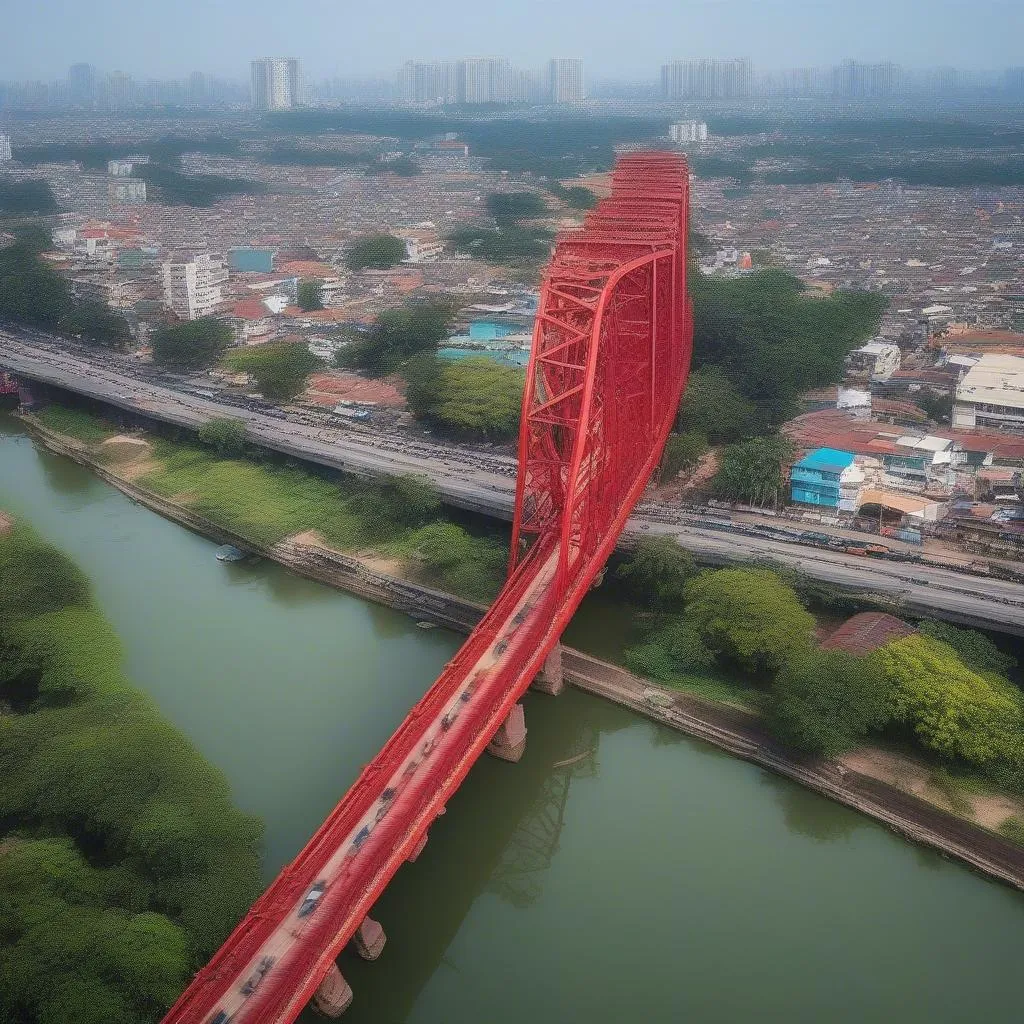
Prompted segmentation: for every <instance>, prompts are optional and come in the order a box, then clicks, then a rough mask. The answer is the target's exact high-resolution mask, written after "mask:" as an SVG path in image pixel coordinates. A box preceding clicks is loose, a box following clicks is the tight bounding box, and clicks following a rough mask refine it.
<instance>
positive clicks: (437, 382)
mask: <svg viewBox="0 0 1024 1024" xmlns="http://www.w3.org/2000/svg"><path fill="white" fill-rule="evenodd" d="M405 378H406V382H407V386H406V391H405V398H406V402H407V403H408V405H409V409H410V411H411V412H412V414H413V415H414V416H415V417H416V418H417V419H418V420H421V421H422V422H423V423H427V424H429V425H430V426H432V427H434V428H436V429H438V430H440V431H442V432H444V433H447V434H450V435H452V436H454V437H458V438H463V439H466V440H489V441H510V440H512V439H513V438H514V437H515V436H516V435H517V434H518V432H519V414H520V411H521V409H522V403H523V382H524V374H523V371H522V370H519V369H516V368H514V367H511V366H504V365H502V364H501V363H499V362H496V361H495V360H493V359H489V358H487V357H486V356H478V357H472V358H469V359H441V358H439V357H438V356H434V355H430V354H423V355H420V356H417V357H416V358H415V359H412V360H410V361H409V364H408V365H407V366H406V369H405Z"/></svg>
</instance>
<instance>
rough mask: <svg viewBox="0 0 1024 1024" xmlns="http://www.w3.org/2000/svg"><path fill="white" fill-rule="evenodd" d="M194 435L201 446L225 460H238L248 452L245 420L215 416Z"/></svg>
mask: <svg viewBox="0 0 1024 1024" xmlns="http://www.w3.org/2000/svg"><path fill="white" fill-rule="evenodd" d="M196 434H197V436H198V438H199V440H200V441H202V442H203V444H206V445H209V446H210V447H211V448H213V449H214V450H215V451H216V452H217V454H218V455H224V456H226V457H227V458H239V457H241V456H242V455H245V453H246V451H247V450H248V444H247V439H248V428H247V427H246V424H245V420H239V419H235V417H234V416H215V417H214V418H213V419H209V420H207V421H206V422H205V423H204V424H203V425H202V426H201V427H200V428H199V430H198V431H196Z"/></svg>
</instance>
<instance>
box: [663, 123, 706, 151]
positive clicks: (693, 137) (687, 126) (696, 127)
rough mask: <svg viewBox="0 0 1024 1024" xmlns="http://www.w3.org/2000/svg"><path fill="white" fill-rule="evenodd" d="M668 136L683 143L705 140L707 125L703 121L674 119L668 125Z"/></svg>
mask: <svg viewBox="0 0 1024 1024" xmlns="http://www.w3.org/2000/svg"><path fill="white" fill-rule="evenodd" d="M668 134H669V138H670V139H671V140H672V141H673V142H675V143H677V144H682V145H685V144H686V143H688V142H707V141H708V126H707V125H706V124H705V123H704V122H703V121H676V122H675V123H674V124H672V125H670V126H669V129H668Z"/></svg>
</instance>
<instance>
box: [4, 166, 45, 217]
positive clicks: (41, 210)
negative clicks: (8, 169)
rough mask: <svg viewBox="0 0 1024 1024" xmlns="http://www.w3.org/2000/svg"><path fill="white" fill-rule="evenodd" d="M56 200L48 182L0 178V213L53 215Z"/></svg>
mask: <svg viewBox="0 0 1024 1024" xmlns="http://www.w3.org/2000/svg"><path fill="white" fill-rule="evenodd" d="M56 210H57V200H56V199H54V197H53V191H52V190H51V188H50V185H49V182H47V181H44V180H41V179H40V180H33V181H17V180H15V179H14V178H10V177H7V176H3V177H0V213H6V214H13V215H14V216H20V215H23V214H45V213H54V212H56Z"/></svg>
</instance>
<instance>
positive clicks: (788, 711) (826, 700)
mask: <svg viewBox="0 0 1024 1024" xmlns="http://www.w3.org/2000/svg"><path fill="white" fill-rule="evenodd" d="M891 715H892V693H891V688H890V686H889V684H888V682H887V681H886V678H885V675H884V674H883V673H882V671H881V670H880V668H879V667H878V665H877V664H876V663H873V662H871V661H869V660H867V659H865V658H857V657H854V656H853V655H851V654H847V653H846V652H845V651H820V650H807V651H804V652H801V653H799V654H797V655H796V656H795V657H792V658H790V659H789V660H787V661H786V663H785V664H784V665H783V667H782V669H781V671H780V672H779V674H778V676H777V677H776V678H775V681H774V683H773V684H772V692H771V698H770V700H769V701H768V703H767V706H766V711H765V717H766V720H767V722H768V726H769V728H770V729H771V730H772V732H774V733H775V735H776V736H778V737H779V739H780V740H782V742H783V743H785V744H786V745H787V746H790V747H793V749H795V750H798V751H800V752H801V753H803V754H809V755H812V756H815V757H837V756H838V755H839V754H842V753H845V752H846V751H847V750H851V749H853V748H854V747H856V746H857V745H858V743H860V742H861V741H862V740H863V738H864V737H865V736H866V735H867V734H868V732H870V731H872V730H875V729H880V728H882V727H883V726H884V725H885V724H886V723H887V722H888V721H889V719H890V717H891Z"/></svg>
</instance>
